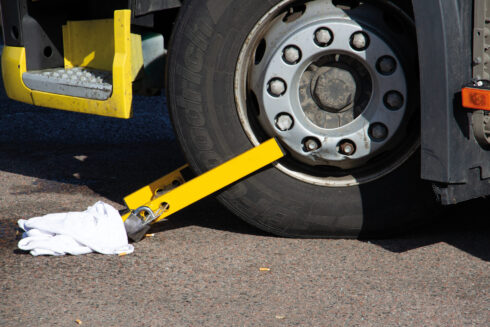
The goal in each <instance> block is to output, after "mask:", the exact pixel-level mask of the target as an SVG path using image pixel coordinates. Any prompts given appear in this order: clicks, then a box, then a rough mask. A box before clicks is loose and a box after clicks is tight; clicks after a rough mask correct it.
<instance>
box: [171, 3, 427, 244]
mask: <svg viewBox="0 0 490 327" xmlns="http://www.w3.org/2000/svg"><path fill="white" fill-rule="evenodd" d="M169 49H170V51H169V57H168V65H167V73H166V79H167V80H166V82H167V97H168V105H169V110H170V113H171V117H172V121H173V124H174V128H175V132H176V135H177V138H178V140H179V142H180V144H181V146H182V149H183V152H184V153H185V155H186V157H187V159H188V162H189V164H190V165H191V167H192V168H193V169H194V170H195V171H196V173H203V172H205V171H207V170H209V169H211V168H213V167H215V166H217V165H219V164H220V163H223V162H224V161H226V160H228V159H230V158H232V157H234V156H236V155H238V154H240V153H242V152H244V151H246V150H247V149H250V148H251V147H253V146H254V145H257V144H259V143H260V142H262V141H264V140H266V139H268V138H270V137H276V139H277V140H278V141H279V142H280V144H281V145H282V146H283V148H284V149H285V150H286V151H287V156H286V157H285V158H284V159H281V160H280V161H279V162H277V163H275V164H274V165H271V166H269V167H267V168H265V169H262V170H260V171H258V172H256V173H255V174H253V175H252V176H251V177H249V178H247V179H245V180H243V181H240V182H238V183H236V184H234V185H232V186H231V187H228V188H227V189H225V190H223V191H222V192H220V193H219V194H218V199H219V200H220V201H221V202H222V203H223V204H224V205H225V206H226V207H228V208H229V209H230V210H231V211H232V212H234V213H235V214H236V215H238V216H240V217H241V218H243V219H244V220H245V221H247V222H249V223H250V224H252V225H254V226H256V227H258V228H260V229H262V230H264V231H267V232H270V233H273V234H276V235H280V236H291V237H373V236H383V235H387V234H392V233H396V232H399V231H404V230H406V229H407V228H409V227H411V226H415V225H419V224H420V223H423V222H424V221H426V219H427V218H428V214H430V213H431V212H432V209H433V208H434V207H435V196H434V194H433V191H432V189H431V185H430V183H427V182H424V181H422V180H421V179H420V169H419V165H420V157H419V155H418V152H419V144H420V141H419V138H420V136H419V135H420V130H419V100H418V94H419V89H418V76H417V71H418V63H417V46H416V40H415V30H414V25H413V21H412V20H411V18H410V16H409V15H408V14H407V13H406V11H404V10H402V9H400V8H399V7H396V6H395V5H393V4H392V3H389V2H386V1H372V2H359V1H340V0H339V1H335V0H317V1H309V2H304V1H292V0H285V1H279V0H271V1H263V0H249V1H241V0H227V1H221V0H215V1H214V0H208V1H201V0H195V1H194V0H188V1H185V2H184V4H183V6H182V8H181V9H180V13H179V17H178V19H177V22H176V25H175V27H174V31H173V36H172V40H171V44H170V48H169Z"/></svg>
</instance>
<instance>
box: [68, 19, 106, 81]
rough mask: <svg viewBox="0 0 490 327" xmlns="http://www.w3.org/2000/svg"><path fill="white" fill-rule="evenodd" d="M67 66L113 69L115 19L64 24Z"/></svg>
mask: <svg viewBox="0 0 490 327" xmlns="http://www.w3.org/2000/svg"><path fill="white" fill-rule="evenodd" d="M62 31H63V52H64V56H65V68H73V67H89V68H94V69H100V70H107V71H111V70H112V61H113V59H114V20H113V19H96V20H79V21H78V20H77V21H68V22H67V23H66V25H63V26H62Z"/></svg>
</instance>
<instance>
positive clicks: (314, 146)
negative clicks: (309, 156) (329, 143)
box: [303, 138, 320, 152]
mask: <svg viewBox="0 0 490 327" xmlns="http://www.w3.org/2000/svg"><path fill="white" fill-rule="evenodd" d="M303 144H304V146H305V150H306V152H311V151H315V150H318V149H319V148H320V141H318V140H317V139H315V138H307V139H306V140H305V141H304V142H303Z"/></svg>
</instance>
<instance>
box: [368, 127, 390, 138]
mask: <svg viewBox="0 0 490 327" xmlns="http://www.w3.org/2000/svg"><path fill="white" fill-rule="evenodd" d="M369 135H370V136H371V138H372V139H373V140H375V141H383V140H384V139H386V137H387V136H388V128H387V127H386V126H385V125H384V124H381V123H375V124H372V125H371V128H370V129H369Z"/></svg>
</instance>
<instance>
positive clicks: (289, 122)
mask: <svg viewBox="0 0 490 327" xmlns="http://www.w3.org/2000/svg"><path fill="white" fill-rule="evenodd" d="M293 123H294V121H293V117H291V116H290V115H289V114H286V113H283V114H279V115H278V116H277V117H276V127H277V129H279V130H280V131H283V132H284V131H288V130H290V129H291V128H292V127H293Z"/></svg>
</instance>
